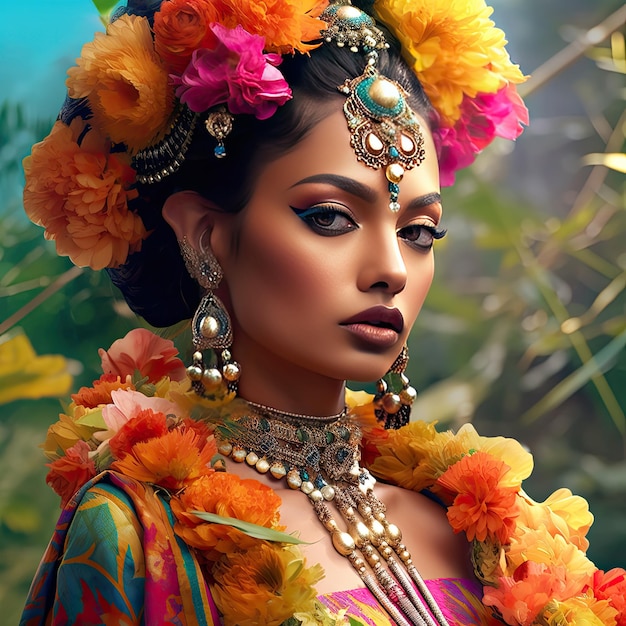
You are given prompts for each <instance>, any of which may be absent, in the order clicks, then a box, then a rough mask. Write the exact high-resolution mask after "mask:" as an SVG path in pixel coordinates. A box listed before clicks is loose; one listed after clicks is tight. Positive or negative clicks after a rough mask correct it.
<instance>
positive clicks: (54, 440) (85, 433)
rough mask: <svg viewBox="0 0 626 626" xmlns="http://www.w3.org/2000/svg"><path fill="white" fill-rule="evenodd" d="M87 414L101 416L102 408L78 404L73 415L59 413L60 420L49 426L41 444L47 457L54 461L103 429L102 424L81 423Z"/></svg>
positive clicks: (92, 416)
mask: <svg viewBox="0 0 626 626" xmlns="http://www.w3.org/2000/svg"><path fill="white" fill-rule="evenodd" d="M87 415H90V417H91V418H94V417H95V418H98V417H100V418H101V416H102V409H100V408H94V409H89V408H85V407H83V406H76V407H74V410H73V411H72V412H71V415H66V414H65V413H61V414H60V415H59V421H58V422H56V423H54V424H52V426H50V427H49V428H48V434H47V435H46V440H45V441H44V442H43V444H41V447H42V448H43V452H44V454H45V455H46V458H48V459H49V460H51V461H54V460H55V459H57V458H58V457H59V455H60V454H61V453H65V452H66V451H67V449H68V448H71V447H72V446H73V445H74V444H75V443H76V442H77V441H89V440H90V439H91V436H92V435H93V434H94V433H95V432H97V431H99V430H103V427H101V426H95V425H89V424H85V423H81V420H83V419H85V417H86V416H87ZM87 421H90V420H87ZM96 421H97V420H96Z"/></svg>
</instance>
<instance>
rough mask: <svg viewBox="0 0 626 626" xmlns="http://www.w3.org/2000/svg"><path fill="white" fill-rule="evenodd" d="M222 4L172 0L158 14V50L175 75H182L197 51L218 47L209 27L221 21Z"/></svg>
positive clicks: (155, 41) (155, 19)
mask: <svg viewBox="0 0 626 626" xmlns="http://www.w3.org/2000/svg"><path fill="white" fill-rule="evenodd" d="M224 12H225V7H224V4H223V3H222V2H219V1H211V2H207V0H170V2H163V3H161V7H160V8H159V10H158V11H157V12H156V13H155V14H154V48H155V50H156V51H157V53H158V54H159V56H160V57H161V58H162V59H163V61H165V63H166V64H167V66H168V69H169V70H170V71H171V72H173V73H174V74H182V73H183V72H184V70H185V68H186V67H187V64H188V63H189V61H191V55H192V54H193V51H194V50H196V49H197V48H209V49H213V48H215V46H216V44H217V39H216V37H215V35H214V34H213V31H212V30H211V29H210V28H209V25H210V24H212V23H213V22H221V21H222V19H223V15H224Z"/></svg>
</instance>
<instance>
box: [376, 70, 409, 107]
mask: <svg viewBox="0 0 626 626" xmlns="http://www.w3.org/2000/svg"><path fill="white" fill-rule="evenodd" d="M369 96H370V98H371V99H372V100H373V101H374V102H375V103H376V104H378V105H380V106H381V107H385V108H386V109H393V108H394V107H396V106H397V105H398V102H400V98H401V97H402V96H401V95H400V91H399V90H398V87H397V85H396V84H395V83H393V82H392V81H390V80H388V79H387V78H384V77H382V76H380V77H378V78H377V79H376V80H374V82H373V83H372V84H371V86H370V88H369Z"/></svg>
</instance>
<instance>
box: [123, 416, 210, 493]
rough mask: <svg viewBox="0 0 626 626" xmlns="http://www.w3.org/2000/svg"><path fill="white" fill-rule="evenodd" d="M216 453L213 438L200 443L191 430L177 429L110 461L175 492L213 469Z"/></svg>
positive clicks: (134, 447) (135, 477)
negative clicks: (213, 458)
mask: <svg viewBox="0 0 626 626" xmlns="http://www.w3.org/2000/svg"><path fill="white" fill-rule="evenodd" d="M216 452H217V447H216V445H215V442H214V441H213V440H211V441H209V442H202V441H200V438H199V437H198V435H197V434H196V433H195V432H194V431H193V430H186V431H182V430H179V429H178V428H176V429H174V430H171V431H170V432H168V433H167V434H166V435H163V436H162V437H157V438H155V439H150V440H148V441H141V442H139V443H136V444H135V445H134V446H133V448H132V451H131V453H130V454H127V455H126V456H125V457H124V458H123V459H120V460H117V461H114V462H113V463H112V465H111V469H113V470H116V471H118V472H120V473H121V474H126V475H127V476H130V477H131V478H134V479H136V480H139V481H142V482H146V483H153V484H155V485H159V486H160V487H164V488H165V489H168V490H170V491H173V492H175V491H178V490H180V489H182V488H183V487H186V486H187V485H189V484H191V483H193V482H194V481H195V480H197V479H198V478H200V476H205V475H207V474H210V473H211V472H213V470H212V469H211V468H210V467H209V463H210V462H211V458H212V457H213V455H214V454H215V453H216Z"/></svg>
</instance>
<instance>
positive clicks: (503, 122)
mask: <svg viewBox="0 0 626 626" xmlns="http://www.w3.org/2000/svg"><path fill="white" fill-rule="evenodd" d="M460 109H461V117H460V118H459V119H458V120H457V122H456V123H455V125H454V127H453V128H450V127H440V128H436V129H435V132H434V133H433V135H434V140H435V145H436V147H437V154H438V156H439V171H440V177H441V185H442V186H444V187H448V186H450V185H452V184H453V183H454V173H455V172H456V170H458V169H462V168H464V167H467V166H468V165H471V163H473V161H474V159H475V158H476V154H478V153H479V152H480V151H481V150H482V149H483V148H485V147H487V146H488V145H489V144H490V143H491V142H492V141H493V140H494V138H495V137H502V138H504V139H516V138H517V137H519V135H520V133H521V132H522V130H523V127H522V124H528V109H526V107H525V106H524V103H523V102H522V99H521V98H520V97H519V94H518V93H517V91H516V89H515V86H514V85H507V86H505V87H503V88H502V89H500V90H499V91H498V92H496V93H481V94H478V95H477V96H476V97H475V98H468V97H467V96H465V97H464V99H463V102H462V103H461V108H460Z"/></svg>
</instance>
